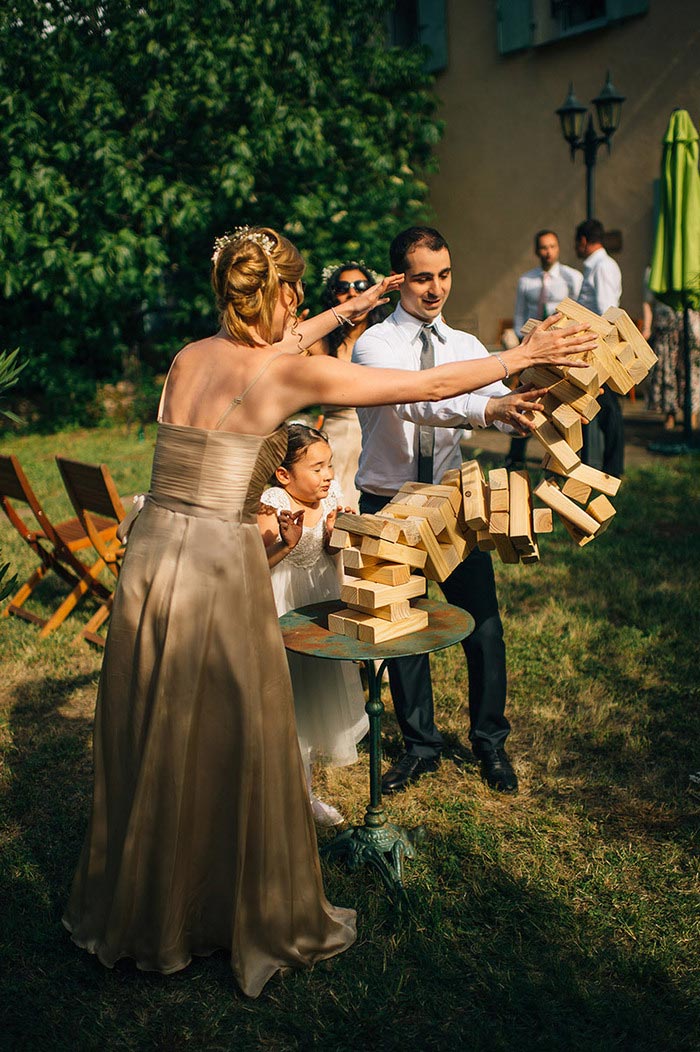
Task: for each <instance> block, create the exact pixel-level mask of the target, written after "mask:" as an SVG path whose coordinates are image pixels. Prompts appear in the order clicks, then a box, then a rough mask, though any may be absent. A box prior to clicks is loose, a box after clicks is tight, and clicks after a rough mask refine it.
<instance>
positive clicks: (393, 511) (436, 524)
mask: <svg viewBox="0 0 700 1052" xmlns="http://www.w3.org/2000/svg"><path fill="white" fill-rule="evenodd" d="M428 499H429V498H428V497H422V498H421V500H422V501H423V502H424V503H422V504H414V503H412V502H411V503H410V504H409V503H406V504H403V503H399V502H398V501H396V502H394V501H392V502H391V503H390V504H386V505H385V506H384V507H383V508H382V510H381V511H380V512H379V513H378V514H379V515H386V516H392V517H393V518H396V519H410V518H420V519H427V520H428V522H429V523H430V528H431V529H432V530H433V532H434V533H435V535H436V536H438V535H439V534H440V533H442V531H443V529H444V528H445V520H444V519H443V517H442V515H441V514H440V510H439V508H430V507H428V506H427V501H428Z"/></svg>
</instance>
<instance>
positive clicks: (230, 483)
mask: <svg viewBox="0 0 700 1052" xmlns="http://www.w3.org/2000/svg"><path fill="white" fill-rule="evenodd" d="M303 270H304V263H303V260H302V259H301V257H300V255H299V253H298V252H297V250H296V249H295V248H294V246H293V245H291V244H290V242H289V241H287V240H286V239H285V238H283V237H281V236H280V235H278V234H277V233H276V232H275V231H274V230H271V229H269V228H252V229H250V228H241V229H239V230H238V231H236V232H234V234H232V235H227V236H226V237H224V238H221V239H218V240H217V243H216V246H215V253H214V257H213V271H212V281H213V286H214V290H215V293H216V299H217V305H218V308H219V312H220V318H221V328H220V330H219V331H218V332H217V333H216V335H214V336H211V337H209V338H208V339H204V340H199V341H197V342H196V343H192V344H189V345H188V346H187V347H185V348H184V349H183V350H182V351H180V353H179V354H178V355H177V356H176V358H175V360H174V362H173V364H172V366H171V369H170V374H169V377H168V380H167V382H166V387H165V389H164V391H163V399H162V402H161V411H160V413H159V428H158V436H157V441H156V448H155V454H154V460H153V470H152V478H151V488H150V492H149V494H148V496H147V498H146V502H145V505H144V507H143V510H142V511H141V513H140V515H139V516H138V518H137V520H136V522H135V523H134V525H133V528H132V531H131V534H130V537H129V541H128V546H127V553H126V557H125V559H124V564H123V569H122V572H121V574H120V577H119V581H118V585H117V589H116V594H115V599H114V608H113V613H112V621H111V627H110V631H109V636H108V639H107V645H106V648H105V655H104V664H103V669H102V675H101V678H100V686H99V692H98V700H97V711H96V716H95V729H94V793H93V801H92V812H91V817H90V822H89V826H88V830H87V835H86V838H85V843H84V846H83V850H82V854H81V857H80V860H79V863H78V868H77V872H76V875H75V878H74V881H73V887H72V891H71V895H70V900H69V903H68V906H67V909H66V913H65V916H64V924H65V925H66V927H67V928H68V930H69V931H70V932H71V934H72V937H73V939H74V941H75V942H76V943H77V944H78V945H79V946H82V947H85V948H86V949H88V950H90V951H91V952H93V953H95V954H96V955H97V956H98V958H99V959H100V960H101V961H102V962H103V964H105V965H107V966H108V967H111V966H112V965H113V964H114V963H115V962H116V961H118V960H119V959H120V958H123V957H128V958H131V959H133V960H134V961H135V963H136V965H137V966H138V967H139V968H142V969H152V970H156V971H160V972H164V973H168V972H174V971H177V970H178V969H180V968H184V967H185V966H186V965H187V964H188V963H189V962H190V960H191V958H192V956H193V955H200V954H202V955H204V954H210V953H212V952H213V951H214V950H216V949H220V948H223V949H225V950H226V951H227V952H228V953H229V954H230V959H231V965H232V968H233V972H234V974H235V977H236V979H237V981H238V983H239V985H240V987H241V989H242V990H243V991H244V993H246V994H248V995H250V996H252V997H255V996H257V995H258V994H259V993H260V992H261V990H262V988H263V987H264V985H265V983H266V982H267V980H268V979H269V978H270V977H271V976H272V975H274V973H275V972H276V971H278V970H279V969H281V968H285V967H289V966H291V967H296V968H302V967H310V966H312V965H313V964H314V963H315V962H316V961H319V960H322V959H324V958H328V957H331V956H333V955H334V954H337V953H340V952H341V951H343V950H345V949H347V948H348V947H349V946H350V945H351V944H352V942H353V941H354V939H355V914H354V912H353V911H352V910H349V909H341V908H338V907H334V906H332V905H330V903H329V902H328V901H327V900H326V898H325V895H324V892H323V886H322V879H321V871H320V867H319V861H318V853H317V846H316V839H315V832H314V825H313V820H312V817H311V811H310V808H309V801H308V794H307V792H306V785H305V781H304V771H303V767H302V762H301V758H300V754H299V747H298V743H297V737H296V733H295V727H294V708H293V701H292V692H291V686H290V681H289V673H288V669H287V662H286V659H285V652H284V647H283V644H282V639H281V634H280V630H279V625H278V621H277V615H276V612H275V605H274V600H273V595H272V587H271V583H270V575H269V571H268V565H267V557H266V553H265V549H264V547H263V543H262V540H261V537H260V533H259V531H258V527H257V523H256V511H257V506H258V498H259V495H260V493H261V492H262V489H263V487H264V485H265V484H266V481H267V479H268V478H269V476H270V475H271V474H272V472H273V470H274V468H275V467H276V466H277V464H278V463H279V462H280V460H281V459H282V456H283V452H284V449H285V444H286V430H285V425H284V421H285V420H286V419H287V418H288V417H289V416H290V415H292V414H293V413H295V412H298V411H299V410H300V409H301V408H302V407H304V406H307V405H310V404H313V403H321V402H323V403H329V404H333V405H350V404H353V405H377V404H382V403H386V402H395V401H399V402H408V401H412V400H417V399H421V400H424V399H430V400H437V399H440V398H444V397H449V396H452V395H456V394H458V393H461V392H464V391H468V390H471V389H474V388H477V387H480V386H483V385H484V384H486V383H490V382H491V381H492V380H495V379H496V378H497V377H498V376H499V375H500V374H501V373H502V371H503V370H502V365H501V362H499V361H498V360H496V359H480V360H479V361H476V362H469V363H461V364H458V365H449V366H441V367H439V368H436V369H431V370H425V371H423V372H420V373H418V372H415V373H414V372H405V371H396V370H379V369H372V370H369V369H363V368H362V367H361V366H355V365H351V364H349V363H347V362H341V361H338V360H336V359H332V358H327V357H325V356H316V357H307V356H305V355H304V354H303V352H304V350H305V348H306V347H308V346H309V345H310V344H312V343H313V342H314V341H316V340H318V339H320V338H322V337H323V336H324V335H326V333H327V332H329V331H330V330H331V328H333V327H334V326H337V325H339V324H352V319H353V317H356V316H358V315H361V314H362V313H363V312H366V311H367V310H368V309H371V308H372V307H374V306H376V304H377V303H381V302H384V301H385V294H386V293H387V292H388V291H390V290H391V289H393V288H396V287H398V285H399V284H400V282H401V280H402V279H401V277H400V276H394V277H392V278H388V279H386V280H384V281H383V282H381V283H380V284H378V285H376V286H374V287H373V288H371V289H369V290H368V291H366V292H364V293H363V294H362V295H361V296H358V297H355V298H353V299H352V300H349V301H348V302H347V303H345V304H343V305H341V306H339V307H338V308H337V309H336V310H335V311H326V312H324V313H323V314H321V315H319V316H317V317H316V318H313V319H309V320H307V321H305V322H302V323H300V324H298V325H297V324H296V323H295V319H294V314H295V312H296V309H297V308H298V306H299V304H300V302H301V298H302V293H301V276H302V273H303ZM573 328H575V327H574V326H572V329H573ZM579 350H585V338H581V337H576V336H575V335H574V334H573V332H572V331H570V330H567V329H563V330H558V331H556V332H553V333H551V334H550V333H549V332H548V331H547V329H546V323H545V325H544V326H543V327H542V330H541V331H539V332H538V333H536V335H535V336H533V338H532V339H531V340H530V342H529V343H528V344H527V346H524V347H520V348H517V349H516V350H514V351H510V352H507V354H508V355H509V356H510V358H511V360H510V361H509V367H510V369H511V371H512V372H517V371H520V370H521V369H523V368H524V367H525V366H527V365H529V364H531V363H532V362H536V361H539V362H543V361H553V362H559V363H564V362H567V361H569V362H570V361H571V357H570V356H571V355H572V354H576V353H577V352H578V351H579ZM503 357H504V358H505V357H506V355H505V354H504V355H503ZM509 397H511V398H516V397H517V396H512V395H511V396H509ZM519 404H522V405H523V406H526V405H528V402H527V401H525V400H523V401H522V402H521V403H519Z"/></svg>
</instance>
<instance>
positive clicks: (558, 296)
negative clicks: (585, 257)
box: [506, 230, 583, 467]
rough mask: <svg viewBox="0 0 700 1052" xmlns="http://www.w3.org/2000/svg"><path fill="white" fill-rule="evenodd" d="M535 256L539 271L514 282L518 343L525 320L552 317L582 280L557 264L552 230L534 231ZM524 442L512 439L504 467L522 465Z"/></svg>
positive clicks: (575, 294) (574, 295)
mask: <svg viewBox="0 0 700 1052" xmlns="http://www.w3.org/2000/svg"><path fill="white" fill-rule="evenodd" d="M535 255H536V256H537V258H538V259H539V261H540V265H539V267H533V269H532V270H528V271H526V272H525V273H524V274H522V275H521V277H520V278H519V279H518V289H517V292H516V296H515V313H514V314H513V328H514V329H515V333H516V335H517V337H518V339H519V340H520V339H522V327H523V325H524V324H525V322H526V321H527V320H528V318H537V319H538V320H540V321H541V320H542V319H544V318H548V317H549V316H550V315H551V314H554V312H555V310H556V309H557V304H559V303H561V301H562V300H563V299H566V298H567V297H570V298H571V299H573V300H575V299H578V294H579V292H580V290H581V282H582V281H583V276H582V275H581V273H580V271H578V270H574V268H573V267H567V266H566V264H565V263H560V262H559V238H558V237H557V235H556V234H555V233H554V231H553V230H538V231H537V233H536V234H535ZM526 444H527V439H526V438H514V439H513V440H512V442H511V444H510V450H509V452H508V457H507V459H506V465H507V467H518V466H522V465H523V464H524V463H525V446H526Z"/></svg>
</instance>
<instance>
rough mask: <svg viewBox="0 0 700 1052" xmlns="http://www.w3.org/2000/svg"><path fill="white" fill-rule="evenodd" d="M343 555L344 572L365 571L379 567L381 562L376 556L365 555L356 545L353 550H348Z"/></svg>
mask: <svg viewBox="0 0 700 1052" xmlns="http://www.w3.org/2000/svg"><path fill="white" fill-rule="evenodd" d="M342 554H343V569H344V570H364V569H367V568H368V567H370V566H377V564H378V563H379V562H380V560H379V559H377V558H375V557H374V556H371V555H367V554H366V553H364V554H363V553H362V551H361V550H360V549H359V548H358V547H356V546H355V545H353V547H352V548H346V549H345V550H344V551H343V553H342Z"/></svg>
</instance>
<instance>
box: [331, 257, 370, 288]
mask: <svg viewBox="0 0 700 1052" xmlns="http://www.w3.org/2000/svg"><path fill="white" fill-rule="evenodd" d="M341 267H342V269H343V270H355V269H356V268H358V267H362V268H363V269H364V270H366V271H368V272H369V273H370V274H371V275H372V277H373V278H376V274H375V273H374V271H373V270H372V268H371V267H368V266H367V264H366V263H365V261H364V259H358V260H351V261H350V262H349V263H329V264H328V266H326V267H324V268H323V270H322V271H321V281H322V282H323V284H324V285H326V284H327V283H328V281H329V279H330V277H331V275H332V274H334V273H335V271H336V270H340V268H341Z"/></svg>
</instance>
